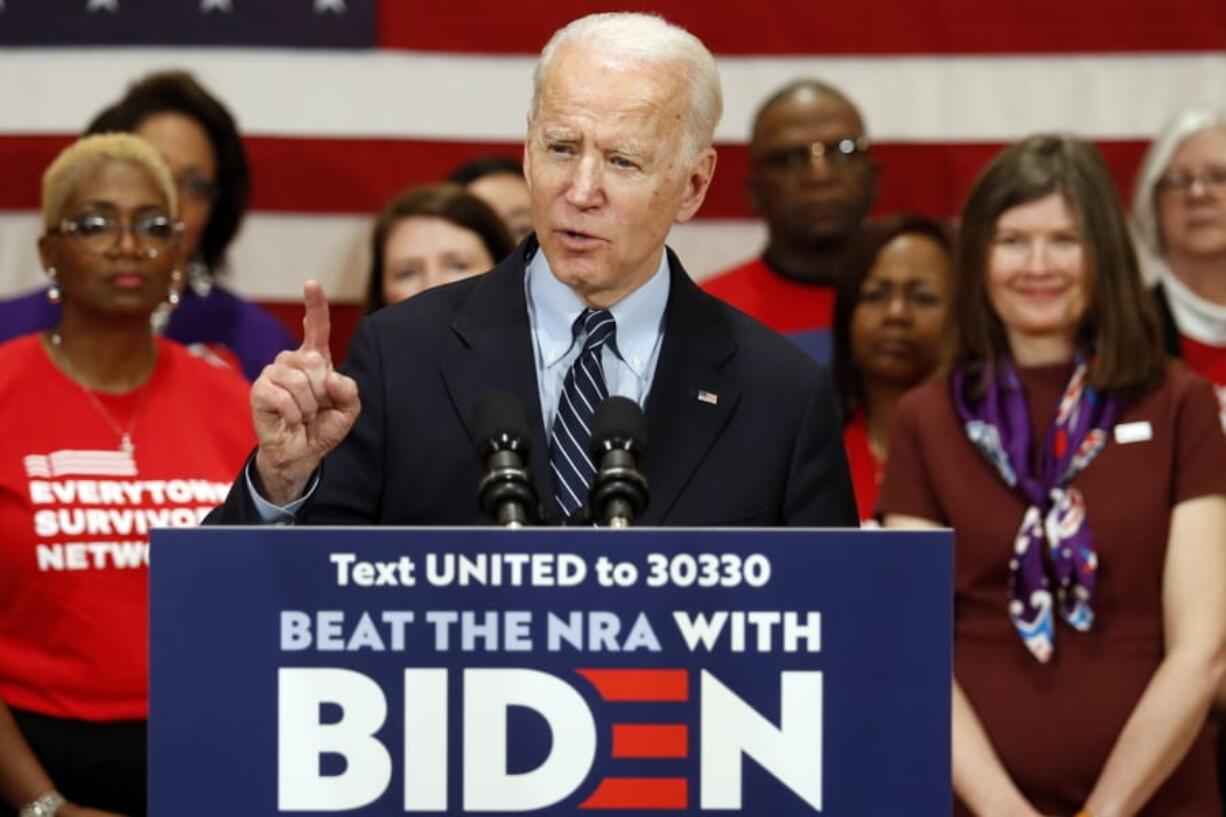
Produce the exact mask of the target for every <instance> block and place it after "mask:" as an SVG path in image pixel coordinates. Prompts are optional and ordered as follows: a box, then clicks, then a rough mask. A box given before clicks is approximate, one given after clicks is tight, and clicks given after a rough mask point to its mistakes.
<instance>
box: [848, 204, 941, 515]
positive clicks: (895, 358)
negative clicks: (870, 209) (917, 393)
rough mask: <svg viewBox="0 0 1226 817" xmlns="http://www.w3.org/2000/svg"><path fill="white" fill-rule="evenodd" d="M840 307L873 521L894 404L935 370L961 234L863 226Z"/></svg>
mask: <svg viewBox="0 0 1226 817" xmlns="http://www.w3.org/2000/svg"><path fill="white" fill-rule="evenodd" d="M845 259H846V260H845V268H844V271H845V273H846V274H845V275H844V276H843V277H842V278H840V279H839V283H838V286H837V288H836V291H835V305H834V361H833V365H832V367H831V368H832V374H833V377H834V386H835V390H836V391H837V392H838V394H839V399H840V402H841V403H842V409H843V446H844V448H846V450H847V461H848V464H849V465H850V466H851V476H852V481H853V483H854V485H855V489H856V505H857V506H858V508H859V510H860V519H861V521H862V522H864V523H869V522H870V521H871V520H872V519H873V511H874V506H875V505H876V502H877V490H878V488H879V486H880V484H881V477H882V474H883V473H884V469H885V463H886V447H887V445H888V443H889V435H890V427H891V426H892V425H893V420H894V409H895V408H896V407H897V405H898V401H899V400H900V399H901V398H902V396H903V394H904V393H906V391H907V390H908V389H910V388H912V387H914V386H916V385H918V384H919V383H922V382H923V381H924V380H927V379H928V377H930V376H931V375H932V373H933V372H935V371H936V369H937V366H938V365H939V364H940V362H941V353H942V345H943V344H944V341H945V329H946V326H945V324H946V320H947V317H948V315H949V296H950V291H951V289H952V288H953V283H952V280H951V279H952V277H953V239H952V237H951V236H950V233H949V231H948V230H947V229H946V228H945V226H944V225H942V224H941V223H940V222H938V221H935V220H933V219H930V218H928V217H926V216H920V215H911V214H902V215H896V216H890V217H888V218H883V219H881V220H879V221H877V222H874V223H873V224H871V225H869V226H867V227H865V228H864V229H863V230H861V231H860V233H859V234H857V236H856V237H855V238H854V239H853V240H852V243H851V245H850V246H849V247H848V249H847V254H846V256H845Z"/></svg>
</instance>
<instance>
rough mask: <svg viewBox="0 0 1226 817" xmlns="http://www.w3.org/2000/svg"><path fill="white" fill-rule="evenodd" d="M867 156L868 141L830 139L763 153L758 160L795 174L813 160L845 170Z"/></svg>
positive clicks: (845, 138)
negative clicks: (820, 160) (819, 160)
mask: <svg viewBox="0 0 1226 817" xmlns="http://www.w3.org/2000/svg"><path fill="white" fill-rule="evenodd" d="M867 155H868V140H867V139H865V138H863V137H861V138H859V139H852V138H851V137H844V138H842V139H832V140H831V141H829V142H814V143H812V144H810V145H803V146H799V147H790V148H779V149H778V150H772V151H770V152H769V153H765V154H763V155H762V157H761V158H760V159H759V160H758V161H759V162H760V163H761V164H763V165H766V166H767V167H770V168H773V169H775V170H782V171H786V172H789V173H795V172H797V171H800V170H803V169H804V168H806V167H808V166H809V164H810V163H811V162H812V161H813V160H814V159H824V160H825V161H826V162H827V163H828V164H829V166H830V167H831V168H833V169H835V170H840V171H841V170H847V169H849V168H851V167H852V166H854V165H856V164H858V163H859V162H860V161H862V160H863V159H864V158H865V157H866V156H867Z"/></svg>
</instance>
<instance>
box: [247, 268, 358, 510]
mask: <svg viewBox="0 0 1226 817" xmlns="http://www.w3.org/2000/svg"><path fill="white" fill-rule="evenodd" d="M302 296H303V304H304V305H305V307H306V315H305V317H304V318H303V319H302V327H303V330H304V331H303V341H302V345H301V346H300V347H298V348H297V349H295V350H293V351H285V352H282V353H281V354H279V355H277V358H276V360H274V361H273V362H272V363H271V364H269V365H268V366H265V367H264V370H263V371H262V372H260V376H259V377H258V378H257V379H256V381H255V383H254V385H252V387H251V413H252V417H253V419H254V422H255V433H256V438H257V439H258V440H259V448H258V450H257V451H256V457H255V470H256V476H257V477H258V480H259V484H258V485H257V486H256V487H257V489H258V490H259V491H260V493H261V494H262V495H263V496H264V498H265V499H267V500H268V501H270V502H272V503H273V504H274V505H288V504H289V503H290V502H293V501H294V500H295V499H297V498H299V497H300V496H301V495H302V493H303V491H304V490H305V489H306V486H307V482H308V481H309V480H310V478H311V475H312V474H313V473H314V472H315V469H317V468H318V467H319V464H320V462H322V461H323V458H324V455H326V454H327V453H328V452H329V451H331V450H332V449H334V448H336V446H338V445H340V442H341V440H343V439H345V435H346V434H348V433H349V430H350V429H351V428H353V424H354V422H355V421H356V420H357V418H358V412H359V411H361V402H360V401H359V399H358V386H357V383H355V382H354V381H353V379H352V378H350V377H346V376H345V375H343V374H341V373H339V372H337V371H336V370H335V369H333V368H332V354H331V352H330V351H329V347H328V336H329V334H330V332H331V324H330V320H329V317H328V301H327V299H326V298H325V297H324V291H323V288H322V287H321V286H320V285H319V283H318V282H316V281H307V282H306V284H305V286H304V287H303V292H302Z"/></svg>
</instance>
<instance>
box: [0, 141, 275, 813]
mask: <svg viewBox="0 0 1226 817" xmlns="http://www.w3.org/2000/svg"><path fill="white" fill-rule="evenodd" d="M42 205H43V235H42V237H41V238H40V239H39V255H40V257H41V259H42V262H43V265H44V267H45V268H46V269H47V271H48V273H49V274H50V275H51V276H52V279H53V281H54V282H55V283H54V284H53V287H54V289H55V294H56V297H57V300H59V301H60V302H61V306H62V308H63V309H62V313H61V317H60V319H59V321H58V323H57V324H56V325H55V326H54V327H52V328H51V329H50V330H49V331H46V332H40V333H35V334H31V335H26V336H23V337H20V338H16V339H14V340H11V341H8V342H7V343H4V344H0V427H3V428H5V429H8V431H9V433H7V434H5V435H0V803H3V802H8V803H9V804H11V805H12V806H13V807H14V808H15V809H20V811H21V814H22V815H49V814H58V815H60V817H71V816H72V815H77V816H78V817H79V815H88V814H91V813H93V812H91V811H90V810H89V809H84V808H81V807H80V806H77V805H74V804H85V805H88V806H92V807H94V808H104V809H108V810H109V811H113V812H120V813H124V814H128V815H132V816H133V817H136V815H141V814H143V813H144V811H145V718H146V717H147V712H148V700H147V684H148V637H147V636H148V622H147V599H148V593H147V586H146V585H147V580H148V570H147V568H148V529H149V528H150V527H153V526H190V525H195V524H196V523H197V522H198V521H199V520H200V519H201V518H202V517H203V515H204V514H205V513H207V512H208V511H209V510H210V508H211V507H212V506H214V505H216V504H218V503H220V502H221V501H222V500H223V499H224V498H225V494H226V491H227V489H228V483H229V475H230V474H231V473H232V472H233V471H234V470H235V469H236V468H237V467H238V466H239V465H240V464H241V463H242V461H243V459H244V458H245V457H246V455H247V452H248V451H250V449H251V447H252V443H253V442H254V435H253V432H252V429H251V427H250V425H249V423H248V422H245V421H244V420H243V418H244V417H245V416H246V414H247V402H248V399H247V395H248V386H247V383H246V381H245V380H244V379H243V378H242V377H241V376H240V375H239V374H238V373H237V372H236V371H234V370H233V369H232V368H230V367H229V366H226V365H224V364H215V363H210V362H207V361H206V360H204V359H201V358H200V357H198V356H195V355H193V354H190V353H189V352H188V351H187V350H186V349H184V348H183V347H182V346H180V345H178V344H176V343H171V342H170V341H168V340H165V339H163V338H159V337H157V336H155V334H154V332H153V328H152V322H151V320H150V318H151V316H152V314H153V313H154V311H155V310H157V309H160V308H163V307H164V305H166V304H167V302H172V301H174V300H175V297H176V295H177V288H178V284H177V282H176V281H175V277H176V271H175V270H176V260H177V259H178V258H179V255H178V253H177V252H176V242H177V241H178V240H179V238H180V234H181V232H182V225H181V223H180V222H179V220H178V207H177V201H176V192H175V184H174V180H173V177H172V175H171V173H170V170H169V168H168V167H167V166H166V164H165V162H164V161H163V160H162V158H161V156H160V155H159V153H158V151H157V150H155V149H154V148H153V147H152V146H151V145H150V144H149V143H147V142H146V141H145V140H143V139H141V138H139V137H137V136H134V135H132V134H126V133H111V134H104V135H98V136H88V137H85V138H82V139H80V140H78V141H77V142H76V143H74V144H73V145H71V146H69V147H68V148H66V149H65V150H64V151H63V152H62V153H61V154H60V155H59V156H58V157H57V158H56V160H55V161H54V162H53V163H52V164H51V166H50V167H49V168H48V169H47V171H46V173H45V175H44V177H43V196H42ZM65 801H67V802H65ZM3 811H4V810H3V808H2V807H0V812H3Z"/></svg>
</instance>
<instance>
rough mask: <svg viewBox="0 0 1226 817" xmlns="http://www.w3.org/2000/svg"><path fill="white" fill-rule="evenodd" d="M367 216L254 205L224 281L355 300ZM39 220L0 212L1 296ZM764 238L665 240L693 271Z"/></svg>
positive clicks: (361, 293) (716, 225) (716, 266)
mask: <svg viewBox="0 0 1226 817" xmlns="http://www.w3.org/2000/svg"><path fill="white" fill-rule="evenodd" d="M372 219H373V216H372V217H371V218H367V217H365V216H342V215H327V216H320V215H286V214H279V213H262V212H257V213H252V214H251V215H249V216H247V219H246V221H245V222H244V223H243V229H242V232H240V233H239V235H238V238H237V239H236V241H235V243H234V246H233V247H231V249H230V253H229V258H230V267H231V271H230V272H229V273H227V277H226V283H227V285H228V286H232V287H233V288H234V289H235V290H236V291H237V292H238V293H239V294H241V295H243V296H244V297H247V298H251V299H253V300H256V301H290V302H295V301H298V300H299V299H301V298H302V283H303V282H304V281H305V280H306V279H308V278H314V279H316V280H318V281H319V282H320V283H322V284H323V287H324V291H325V292H327V293H328V298H329V299H334V300H336V301H338V302H348V303H357V302H360V301H361V300H362V299H363V298H365V296H366V276H367V271H368V270H369V268H370V254H369V248H368V246H367V242H368V241H369V240H370V224H371V220H372ZM40 230H41V221H40V219H39V217H38V215H37V214H36V213H32V212H17V213H14V212H6V213H0V297H10V296H13V295H17V294H19V293H22V292H28V291H30V290H33V289H36V288H40V287H43V286H45V285H46V278H45V276H44V275H43V273H42V264H40V263H39V259H38V235H39V232H40ZM765 243H766V229H765V228H764V227H763V226H762V225H761V224H759V223H758V222H756V221H748V220H740V219H718V220H717V219H706V220H699V221H691V222H689V223H686V224H679V225H677V226H675V227H674V228H673V231H672V233H671V234H670V235H669V240H668V244H669V246H670V247H672V248H673V249H674V250H676V251H677V254H678V256H679V257H681V258H682V259H684V263H685V268H686V270H687V271H688V272H689V273H690V274H691V275H692V276H693V277H694V278H696V279H700V280H701V279H702V278H706V277H707V276H709V275H711V274H712V273H714V272H717V271H719V270H722V269H725V268H727V267H729V266H731V265H732V264H735V263H737V262H739V261H743V260H745V259H748V258H750V257H752V256H753V255H755V254H756V253H757V252H759V250H760V249H761V248H762V246H763V245H764V244H765Z"/></svg>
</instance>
